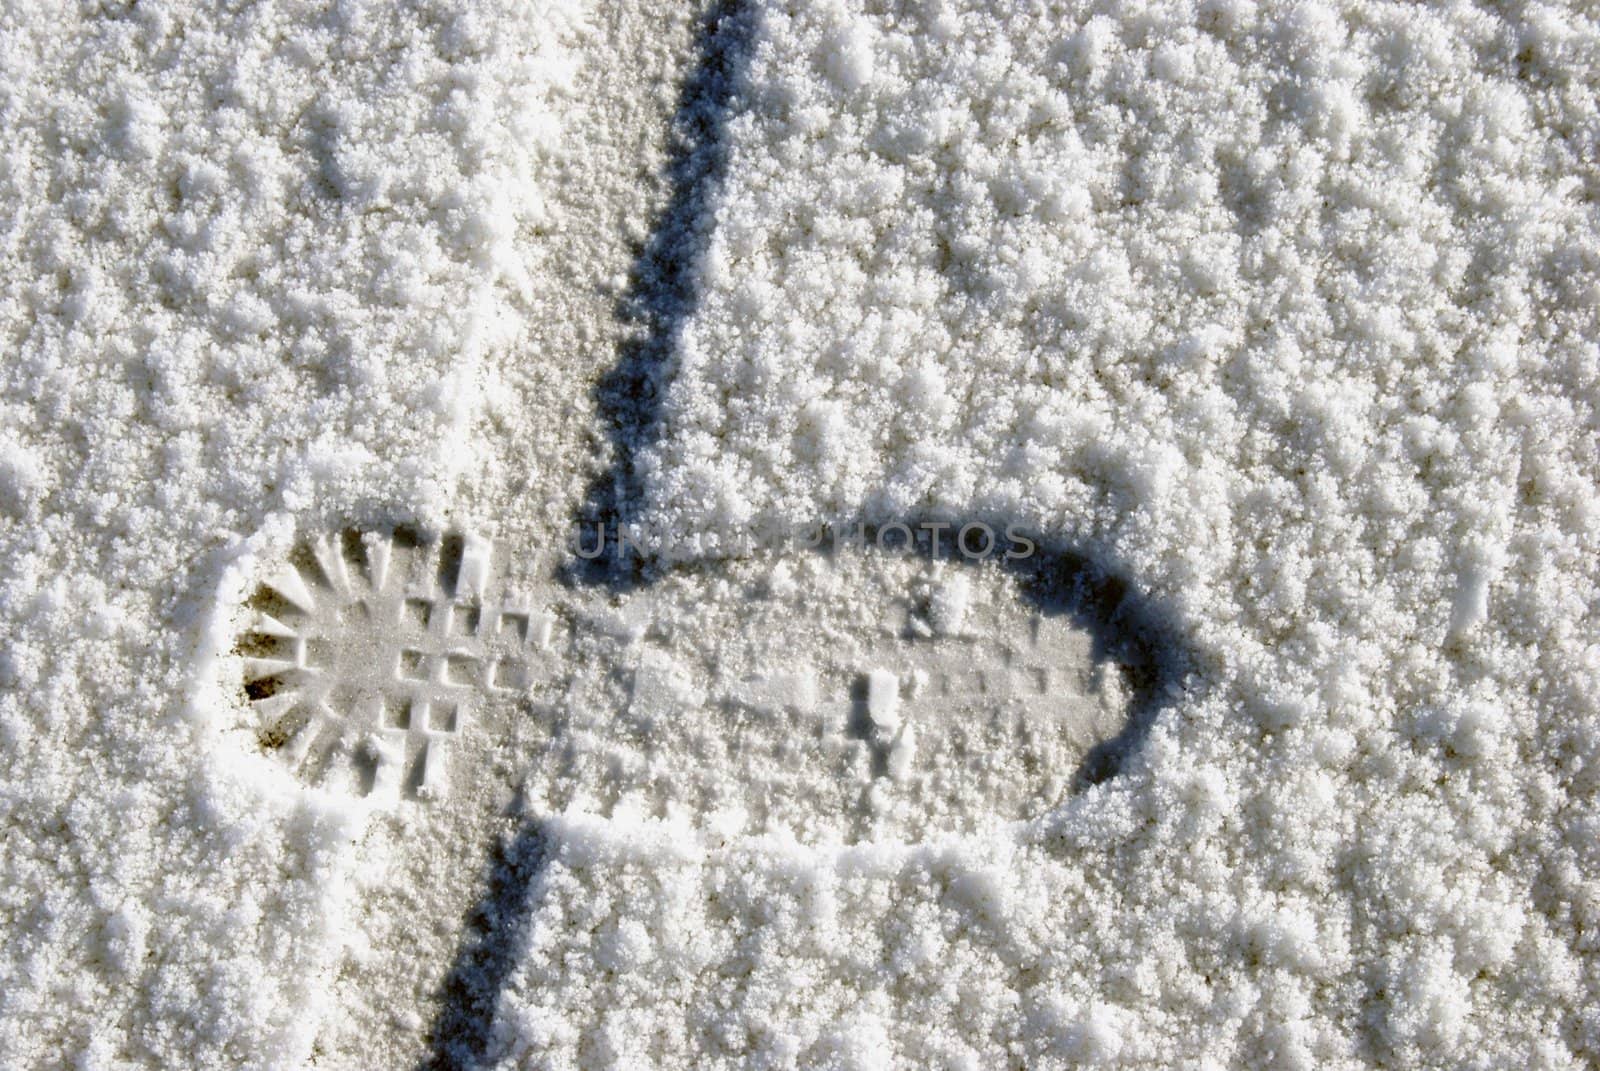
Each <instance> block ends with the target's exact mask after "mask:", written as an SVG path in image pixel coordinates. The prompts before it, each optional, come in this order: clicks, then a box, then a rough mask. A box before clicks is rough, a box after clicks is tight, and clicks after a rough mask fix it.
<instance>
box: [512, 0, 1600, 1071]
mask: <svg viewBox="0 0 1600 1071" xmlns="http://www.w3.org/2000/svg"><path fill="white" fill-rule="evenodd" d="M747 17H749V18H751V19H752V20H753V25H752V28H751V34H750V44H749V47H748V51H747V54H746V56H745V57H744V61H743V62H744V64H745V67H744V72H743V75H742V81H741V83H740V89H739V92H738V94H737V95H736V98H735V105H734V114H733V115H732V117H731V119H730V121H729V123H728V126H727V130H726V138H727V140H726V145H725V151H726V154H727V155H726V172H725V175H724V176H723V179H722V187H721V189H720V192H719V193H718V194H717V196H716V198H715V199H714V201H713V204H712V209H711V217H710V219H708V221H707V223H708V226H709V228H710V240H709V246H708V248H706V249H705V250H704V251H703V252H702V253H701V254H700V259H699V262H698V267H697V275H696V282H697V286H698V295H697V298H696V305H695V308H694V311H693V312H692V314H691V315H690V317H689V318H688V320H687V322H686V323H685V324H684V325H683V326H682V329H681V333H680V335H679V336H678V339H677V343H676V349H675V363H674V365H673V368H672V373H673V375H674V377H675V378H674V380H673V382H672V386H671V389H670V391H669V392H668V394H667V396H666V399H665V403H664V406H663V408H662V410H661V412H660V428H659V432H660V437H659V440H658V441H657V443H656V445H655V446H654V447H653V448H652V449H651V450H650V451H649V452H648V453H647V454H646V455H644V456H643V457H641V458H640V460H639V465H640V473H641V475H642V477H643V480H644V486H645V488H646V490H647V492H648V496H649V498H648V502H647V509H646V510H645V513H644V514H643V516H642V517H641V522H642V527H644V528H645V529H647V530H649V531H651V532H652V533H653V534H654V538H656V539H657V540H658V541H659V543H660V545H661V546H663V547H664V549H665V550H666V551H667V552H668V553H669V554H672V555H676V556H680V557H694V556H703V555H708V554H709V555H715V554H717V553H719V552H721V551H723V550H726V549H730V548H733V547H735V546H737V545H739V543H742V541H743V540H744V538H745V537H746V536H748V535H749V534H751V533H752V532H754V533H755V534H757V535H775V534H778V533H783V532H787V531H789V530H790V529H792V527H793V526H794V525H795V524H797V523H805V522H808V521H811V520H815V519H845V520H854V519H864V520H868V521H878V522H882V521H887V520H894V519H904V518H907V517H920V516H945V517H955V518H968V519H985V520H989V521H992V522H996V523H1005V522H1018V523H1022V524H1025V525H1028V526H1030V527H1031V528H1033V529H1034V530H1036V531H1038V532H1041V533H1044V534H1046V535H1048V536H1051V537H1053V538H1055V539H1058V540H1059V541H1061V542H1062V543H1064V544H1066V545H1069V546H1072V547H1074V548H1076V549H1078V550H1079V551H1080V552H1082V553H1085V554H1087V555H1089V556H1090V557H1092V558H1094V559H1097V560H1098V561H1100V562H1102V563H1103V564H1105V565H1106V566H1107V567H1108V568H1112V569H1114V570H1116V571H1118V572H1121V573H1123V574H1124V575H1127V576H1128V577H1130V578H1131V579H1132V580H1133V582H1134V584H1135V586H1136V587H1137V588H1139V589H1140V590H1141V591H1143V592H1144V593H1145V594H1146V595H1147V596H1148V597H1149V599H1150V601H1151V603H1152V604H1153V605H1155V606H1157V607H1160V608H1161V612H1162V613H1163V614H1164V615H1165V616H1166V617H1167V618H1168V619H1170V622H1171V624H1172V629H1173V631H1174V632H1175V634H1177V635H1178V636H1180V637H1181V638H1182V642H1184V643H1185V644H1186V645H1187V646H1188V647H1189V649H1190V650H1191V651H1192V652H1193V654H1194V656H1195V657H1196V659H1197V662H1198V664H1199V665H1200V666H1201V667H1202V674H1201V677H1202V679H1201V681H1200V682H1199V683H1197V684H1196V685H1195V686H1194V687H1193V688H1191V689H1190V690H1189V691H1188V692H1186V693H1185V694H1184V695H1183V696H1182V697H1179V698H1177V699H1175V700H1174V702H1173V703H1172V704H1171V705H1170V706H1169V707H1168V709H1167V710H1165V711H1164V712H1163V713H1162V715H1161V716H1160V718H1159V720H1158V721H1157V723H1156V725H1155V726H1154V728H1153V729H1152V731H1151V732H1150V734H1149V736H1148V738H1147V739H1146V740H1145V742H1144V745H1143V747H1142V750H1141V752H1140V753H1139V755H1138V756H1137V757H1136V760H1135V761H1134V762H1133V763H1132V764H1131V766H1130V768H1128V769H1125V770H1124V772H1123V774H1122V776H1121V777H1120V778H1118V779H1116V780H1115V781H1113V782H1111V783H1109V784H1107V785H1105V786H1102V787H1101V788H1099V789H1097V790H1095V791H1094V792H1091V793H1089V794H1087V795H1083V796H1079V797H1077V798H1075V799H1073V800H1072V801H1070V802H1068V803H1067V804H1065V805H1063V807H1062V808H1061V809H1059V810H1058V811H1057V812H1056V813H1054V814H1052V815H1050V816H1048V817H1046V818H1044V819H1042V820H1040V821H1038V822H1036V823H1033V824H1031V825H1030V826H1028V827H1026V828H1024V829H1022V830H1020V831H1019V832H1018V833H1017V834H1016V835H1015V837H1013V838H1003V837H1002V838H986V839H984V840H983V841H981V842H964V841H952V842H949V843H947V844H930V845H924V846H921V847H903V848H897V847H894V846H888V845H885V846H879V847H876V848H873V847H860V848H855V849H849V850H845V851H834V852H827V851H822V850H809V849H807V850H802V849H799V848H796V847H794V846H783V845H778V844H770V843H769V844H758V843H750V842H744V843H734V842H730V843H727V844H718V843H717V842H716V840H715V838H711V839H710V840H709V841H707V842H705V843H703V844H702V845H700V846H699V847H698V848H694V849H689V848H685V847H684V843H685V835H683V834H673V833H672V832H671V831H670V830H666V829H655V828H652V827H650V826H649V825H648V824H644V825H641V826H639V827H638V828H637V829H633V830H629V829H622V828H612V827H606V828H601V827H599V826H594V825H586V824H583V823H576V822H569V823H567V824H565V825H563V824H557V825H556V826H554V827H552V830H551V833H550V838H551V844H550V845H549V846H548V847H547V849H546V850H547V853H548V854H547V860H548V861H547V863H546V865H545V866H544V868H543V870H542V871H541V873H540V876H539V878H538V879H537V884H536V889H535V893H534V896H533V900H532V903H533V907H532V918H531V921H530V926H529V928H528V932H527V935H526V947H525V949H524V950H523V954H522V957H521V961H520V963H519V966H518V969H517V972H516V973H515V976H514V978H513V980H512V984H511V986H510V987H509V988H508V990H507V992H506V994H505V996H504V999H503V1001H502V1007H501V1017H500V1031H501V1040H502V1042H503V1043H504V1045H505V1046H506V1047H505V1049H504V1053H505V1056H506V1059H507V1060H508V1061H513V1062H514V1061H516V1060H519V1059H520V1060H521V1061H523V1062H525V1063H526V1064H527V1065H528V1066H556V1067H573V1066H654V1067H690V1066H693V1067H709V1066H771V1067H792V1066H804V1067H819V1066H837V1067H863V1068H865V1067H890V1066H908V1067H934V1066H948V1067H972V1068H977V1067H1010V1066H1019V1067H1053V1066H1074V1065H1082V1064H1088V1065H1097V1066H1109V1065H1115V1064H1118V1063H1122V1064H1127V1065H1131V1066H1165V1067H1197V1068H1198V1067H1222V1066H1241V1067H1274V1068H1312V1067H1316V1068H1343V1067H1372V1066H1389V1067H1450V1068H1485V1069H1488V1068H1502V1067H1510V1066H1517V1067H1530V1068H1534V1067H1550V1068H1558V1067H1582V1066H1593V1065H1594V1064H1595V1062H1596V1061H1600V1010H1597V1009H1600V945H1597V944H1596V937H1595V935H1596V934H1597V933H1600V876H1597V875H1600V837H1597V833H1600V646H1597V643H1596V637H1597V636H1600V628H1597V625H1600V498H1597V493H1596V487H1597V484H1600V457H1597V444H1600V437H1597V433H1600V423H1597V416H1596V410H1595V404H1596V399H1597V398H1600V209H1597V206H1596V194H1597V192H1600V190H1597V182H1600V179H1597V175H1600V172H1597V171H1596V168H1595V155H1594V154H1595V146H1596V144H1597V143H1600V94H1597V88H1600V25H1597V23H1596V22H1595V21H1594V19H1593V17H1592V16H1591V15H1588V14H1585V13H1584V12H1583V11H1581V10H1579V7H1578V5H1573V6H1572V7H1570V8H1563V7H1557V6H1550V5H1544V4H1509V5H1495V6H1493V7H1488V6H1485V7H1475V6H1472V5H1470V4H1466V3H1449V4H1439V5H1432V6H1418V5H1412V4H1398V3H1365V2H1363V3H1348V4H1325V3H1309V4H1296V5H1293V6H1288V5H1277V4H1272V3H1263V4H1255V3H1250V2H1248V0H1234V2H1229V0H1219V2H1207V3H1202V4H1198V5H1189V4H1170V5H1143V4H1123V3H1105V4H1099V5H1087V4H1085V5H1078V4H1071V5H1068V4H1054V3H1044V4H1031V5H1020V4H1019V5H1000V6H996V5H992V4H989V3H980V2H976V0H970V2H968V0H930V2H927V3H914V4H881V5H880V4H859V3H844V2H824V3H817V4H795V5H789V4H783V3H756V4H755V5H754V6H753V7H752V9H751V10H750V11H749V13H748V15H747Z"/></svg>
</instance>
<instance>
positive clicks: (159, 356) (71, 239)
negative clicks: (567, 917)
mask: <svg viewBox="0 0 1600 1071" xmlns="http://www.w3.org/2000/svg"><path fill="white" fill-rule="evenodd" d="M573 10H574V9H573V8H572V7H571V6H570V5H567V4H563V3H552V4H547V3H531V4H530V3H520V2H519V3H499V2H498V0H482V2H478V0H470V2H465V3H456V2H439V3H434V2H429V0H424V2H420V3H414V4H406V5H389V4H364V3H348V2H326V3H324V2H320V0H311V2H304V3H301V2H277V0H262V2H246V3H241V4H229V5H214V4H186V3H159V2H158V3H144V2H141V3H138V4H119V3H109V4H105V5H94V4H84V5H67V4H51V3H41V4H23V5H10V6H9V7H8V9H7V11H6V12H5V13H4V14H3V15H0V56H3V60H0V70H3V71H4V75H3V78H0V127H3V129H4V130H5V144H4V146H3V147H0V337H3V339H4V347H5V357H4V360H3V362H0V397H3V401H0V632H3V635H4V643H3V645H0V750H3V753H4V755H5V762H4V764H3V768H0V829H3V833H0V845H3V849H0V858H3V862H0V932H3V933H4V934H5V941H4V948H3V951H0V1065H3V1066H5V1067H8V1068H12V1067H16V1068H20V1067H66V1066H71V1067H77V1068H109V1067H124V1066H143V1067H230V1068H238V1067H254V1066H273V1067H295V1066H303V1065H304V1063H305V1061H306V1060H307V1059H308V1058H309V1056H310V1052H311V1046H312V1041H313V1037H314V1034H315V1030H316V1027H317V1022H318V1018H319V1016H320V1015H321V1014H322V1013H323V1012H324V1011H325V1010H326V1006H325V1005H326V1001H327V992H328V985H329V983H330V981H331V978H330V970H329V968H330V965H331V963H332V957H333V954H334V952H335V951H336V950H337V949H338V948H339V947H340V945H341V943H342V941H343V940H344V939H345V938H346V937H347V936H348V934H347V933H345V932H343V931H345V930H346V929H347V927H348V923H347V921H346V918H345V914H344V913H345V911H346V910H347V908H348V906H349V905H348V897H347V895H346V893H347V890H348V881H347V878H348V874H347V873H346V870H347V861H348V858H349V853H348V851H347V849H348V846H349V845H350V844H351V842H352V841H353V840H354V838H355V837H356V836H357V834H358V833H359V824H358V822H357V816H356V815H355V814H353V813H351V812H349V811H348V810H345V809H341V808H339V807H336V806H331V805H329V804H327V803H326V802H322V803H319V802H318V801H316V800H314V799H311V798H308V797H305V796H292V795H288V794H285V793H282V792H274V791H271V790H269V789H268V788H266V787H264V786H263V785H261V784H254V783H252V781H251V778H250V769H249V768H248V767H247V766H246V765H244V764H241V763H240V762H238V761H237V759H234V758H230V756H232V755H233V754H234V753H233V752H232V751H231V750H229V749H224V748H218V747H216V746H215V745H216V736H215V731H214V728H213V726H212V722H213V719H214V717H215V715H216V714H217V713H218V711H217V708H216V701H217V697H215V696H206V695H200V696H195V695H193V693H192V691H191V688H190V682H191V681H193V680H195V679H198V678H199V677H200V676H202V675H203V670H204V668H205V667H204V660H205V658H206V654H207V651H208V649H209V648H210V647H212V646H213V645H214V643H215V642H216V639H217V638H216V637H213V636H210V635H208V633H207V625H206V613H207V612H208V610H209V608H210V605H211V602H212V600H213V599H214V598H215V597H216V595H217V588H218V584H219V582H220V580H221V578H224V577H225V576H226V575H227V571H226V566H227V563H228V562H229V561H230V560H232V559H233V558H234V557H235V556H236V555H237V554H238V553H239V548H238V546H237V543H238V540H239V539H240V537H241V536H252V537H261V538H275V539H277V540H278V541H279V542H281V541H283V540H284V539H285V538H287V532H289V531H291V530H292V528H293V522H295V521H299V522H300V523H307V522H309V523H311V524H313V525H314V524H316V523H318V521H319V519H320V518H321V517H322V516H324V514H326V513H332V512H334V511H338V512H339V513H340V514H341V515H344V516H350V515H354V516H362V515H368V514H376V515H380V516H383V517H385V518H389V519H392V518H394V517H395V516H397V515H399V516H411V517H415V518H420V519H430V518H433V519H436V518H437V517H438V515H439V512H440V510H441V508H442V497H441V494H442V489H444V488H447V487H448V486H449V484H450V480H451V478H452V473H453V472H454V471H456V470H457V469H459V467H461V466H462V465H464V464H467V463H469V462H470V461H471V459H472V456H473V444H472V443H470V442H468V441H465V439H464V438H463V428H464V427H465V425H466V423H467V421H468V419H469V418H470V416H471V414H472V412H473V410H474V407H475V405H476V404H477V402H476V395H477V393H478V391H479V389H480V386H481V384H480V383H479V365H480V360H481V357H482V355H483V354H484V353H486V352H488V351H489V350H490V349H492V348H493V347H494V346H495V345H497V340H498V336H497V332H496V327H495V317H496V315H497V311H498V310H499V309H500V308H501V307H502V306H503V304H504V303H505V296H506V295H508V294H515V293H516V292H517V291H518V289H519V288H521V287H523V286H525V285H527V280H526V279H525V278H523V277H521V276H520V274H519V266H518V262H517V260H516V259H515V258H514V257H513V256H512V255H511V252H510V251H511V244H510V236H511V234H512V231H513V229H514V228H515V227H516V226H518V225H519V223H523V222H526V221H529V220H536V219H537V217H538V214H539V213H540V211H541V203H540V195H539V186H538V183H537V182H536V181H535V180H536V178H537V176H538V174H539V173H540V169H541V167H542V166H543V163H542V161H543V159H544V158H545V156H546V155H548V154H549V153H550V152H551V151H552V150H553V148H554V146H555V135H556V133H557V125H556V124H555V122H554V120H553V114H554V111H553V110H554V107H555V103H556V101H557V99H558V98H559V95H560V93H561V87H562V86H563V85H564V84H566V82H567V81H568V79H569V77H570V65H571V58H570V56H568V55H567V54H566V52H565V50H564V49H563V47H562V46H561V40H562V36H563V35H564V34H566V33H567V32H568V24H569V23H570V22H571V20H572V18H573ZM274 533H275V534H274Z"/></svg>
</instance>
